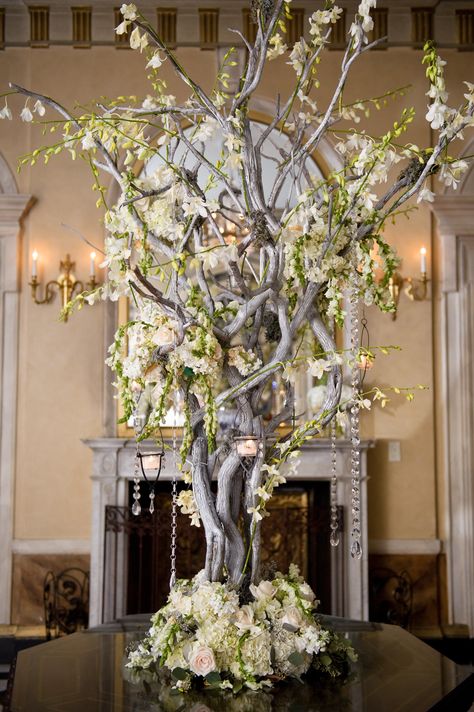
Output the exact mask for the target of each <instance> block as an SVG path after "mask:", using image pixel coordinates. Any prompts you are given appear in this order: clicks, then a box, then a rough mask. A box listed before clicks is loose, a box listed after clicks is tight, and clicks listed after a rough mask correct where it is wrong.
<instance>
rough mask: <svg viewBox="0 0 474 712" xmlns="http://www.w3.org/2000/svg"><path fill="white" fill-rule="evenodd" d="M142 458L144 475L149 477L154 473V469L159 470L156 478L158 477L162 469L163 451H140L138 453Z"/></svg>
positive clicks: (141, 464) (141, 463)
mask: <svg viewBox="0 0 474 712" xmlns="http://www.w3.org/2000/svg"><path fill="white" fill-rule="evenodd" d="M138 457H139V458H140V466H141V468H142V473H143V477H145V478H146V479H149V477H150V475H153V470H157V473H156V475H155V478H156V479H158V477H159V475H160V471H161V465H162V459H163V457H164V453H163V452H140V453H139V454H138Z"/></svg>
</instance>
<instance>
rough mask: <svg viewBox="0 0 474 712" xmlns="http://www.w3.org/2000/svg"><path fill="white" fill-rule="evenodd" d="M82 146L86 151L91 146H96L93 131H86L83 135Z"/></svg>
mask: <svg viewBox="0 0 474 712" xmlns="http://www.w3.org/2000/svg"><path fill="white" fill-rule="evenodd" d="M81 143H82V148H83V149H84V150H85V151H88V150H89V149H91V148H95V139H94V136H93V134H92V131H86V132H85V134H84V136H83V137H82V141H81Z"/></svg>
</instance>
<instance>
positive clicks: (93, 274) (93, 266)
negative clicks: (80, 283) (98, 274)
mask: <svg viewBox="0 0 474 712" xmlns="http://www.w3.org/2000/svg"><path fill="white" fill-rule="evenodd" d="M90 258H91V263H90V264H91V266H90V271H89V275H90V276H91V277H95V252H91V254H90Z"/></svg>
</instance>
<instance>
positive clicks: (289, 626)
mask: <svg viewBox="0 0 474 712" xmlns="http://www.w3.org/2000/svg"><path fill="white" fill-rule="evenodd" d="M281 622H282V625H283V627H284V628H286V630H289V631H291V632H292V633H294V632H295V631H296V630H298V628H301V626H302V624H303V616H302V615H301V613H300V612H299V610H298V609H297V608H296V606H288V608H285V613H284V615H283V616H282V618H281Z"/></svg>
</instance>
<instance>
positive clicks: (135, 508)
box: [132, 443, 142, 517]
mask: <svg viewBox="0 0 474 712" xmlns="http://www.w3.org/2000/svg"><path fill="white" fill-rule="evenodd" d="M133 483H134V484H133V499H134V502H133V504H132V514H134V515H135V516H136V517H138V515H139V514H140V512H141V511H142V508H141V506H140V466H139V464H138V443H137V449H136V451H135V463H134V466H133Z"/></svg>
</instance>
